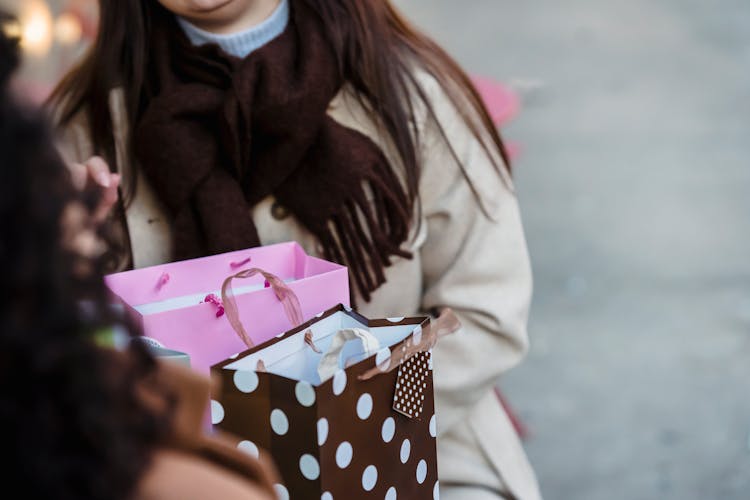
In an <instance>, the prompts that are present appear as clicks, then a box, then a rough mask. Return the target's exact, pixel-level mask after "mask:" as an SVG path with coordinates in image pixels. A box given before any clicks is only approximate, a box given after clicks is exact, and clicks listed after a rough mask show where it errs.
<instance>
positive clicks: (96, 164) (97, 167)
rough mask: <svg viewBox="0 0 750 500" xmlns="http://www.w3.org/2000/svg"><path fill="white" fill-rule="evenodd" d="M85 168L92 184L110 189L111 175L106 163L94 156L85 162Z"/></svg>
mask: <svg viewBox="0 0 750 500" xmlns="http://www.w3.org/2000/svg"><path fill="white" fill-rule="evenodd" d="M86 168H87V169H88V173H89V176H90V177H91V178H92V179H93V180H94V182H96V183H97V184H99V185H100V186H102V187H105V188H108V187H110V184H111V178H112V174H111V173H110V171H109V166H108V165H107V162H105V161H104V160H103V159H101V158H100V157H98V156H94V157H92V158H89V159H88V161H86Z"/></svg>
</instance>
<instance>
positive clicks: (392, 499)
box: [384, 486, 398, 500]
mask: <svg viewBox="0 0 750 500" xmlns="http://www.w3.org/2000/svg"><path fill="white" fill-rule="evenodd" d="M397 498H398V492H397V491H396V488H394V487H393V486H391V487H390V488H388V491H386V492H385V499H384V500H396V499H397Z"/></svg>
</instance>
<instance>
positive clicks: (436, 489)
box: [432, 481, 440, 500]
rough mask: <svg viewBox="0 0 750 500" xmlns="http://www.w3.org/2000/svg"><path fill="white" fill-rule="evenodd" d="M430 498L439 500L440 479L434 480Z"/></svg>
mask: <svg viewBox="0 0 750 500" xmlns="http://www.w3.org/2000/svg"><path fill="white" fill-rule="evenodd" d="M432 500H440V481H435V487H434V488H432Z"/></svg>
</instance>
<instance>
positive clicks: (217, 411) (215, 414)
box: [211, 399, 224, 425]
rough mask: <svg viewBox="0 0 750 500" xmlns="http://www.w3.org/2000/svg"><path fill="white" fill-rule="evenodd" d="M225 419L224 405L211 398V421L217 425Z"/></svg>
mask: <svg viewBox="0 0 750 500" xmlns="http://www.w3.org/2000/svg"><path fill="white" fill-rule="evenodd" d="M222 420H224V407H223V406H221V403H219V402H218V401H215V400H213V399H212V400H211V423H212V424H214V425H216V424H220V423H221V421H222Z"/></svg>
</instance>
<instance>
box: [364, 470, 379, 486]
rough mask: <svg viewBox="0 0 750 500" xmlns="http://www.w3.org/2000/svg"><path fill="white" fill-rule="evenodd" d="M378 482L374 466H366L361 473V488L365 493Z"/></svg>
mask: <svg viewBox="0 0 750 500" xmlns="http://www.w3.org/2000/svg"><path fill="white" fill-rule="evenodd" d="M377 482H378V469H377V467H375V466H374V465H368V466H367V468H366V469H365V471H364V472H363V473H362V488H364V490H365V491H372V489H373V488H374V487H375V484H376V483H377Z"/></svg>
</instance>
